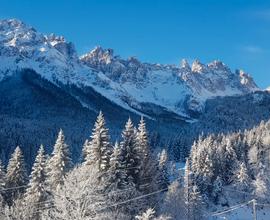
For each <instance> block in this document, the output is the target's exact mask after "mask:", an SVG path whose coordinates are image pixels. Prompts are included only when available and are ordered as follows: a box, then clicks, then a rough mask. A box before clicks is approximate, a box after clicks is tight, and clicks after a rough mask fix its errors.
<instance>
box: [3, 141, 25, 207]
mask: <svg viewBox="0 0 270 220" xmlns="http://www.w3.org/2000/svg"><path fill="white" fill-rule="evenodd" d="M26 184H27V172H26V167H25V162H24V158H23V154H22V151H21V149H20V147H19V146H18V147H16V149H15V151H14V153H13V154H12V155H11V158H10V160H9V162H8V166H7V174H6V188H12V189H11V190H8V191H7V193H6V201H7V203H8V204H9V205H11V204H12V203H13V202H14V201H15V200H16V199H17V198H19V196H21V195H22V193H23V192H24V191H25V187H26Z"/></svg>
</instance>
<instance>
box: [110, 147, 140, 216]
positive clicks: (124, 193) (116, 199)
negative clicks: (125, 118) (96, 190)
mask: <svg viewBox="0 0 270 220" xmlns="http://www.w3.org/2000/svg"><path fill="white" fill-rule="evenodd" d="M105 179H107V178H105ZM108 180H109V183H110V184H109V187H107V189H106V192H107V196H108V201H107V204H108V205H109V206H110V205H113V204H116V203H121V202H123V201H126V200H129V199H132V198H135V197H137V196H139V195H140V194H139V192H138V191H137V189H136V187H135V184H134V182H133V181H129V180H130V179H129V178H128V174H127V170H126V169H125V161H124V155H123V152H122V148H120V146H119V144H118V143H117V142H116V144H115V147H114V150H113V154H112V155H111V159H110V168H109V170H108ZM141 208H142V207H141V201H140V200H137V201H135V202H130V203H125V204H122V205H121V206H112V207H111V208H110V210H108V211H111V212H113V213H116V212H121V213H123V214H126V215H129V214H130V213H136V212H137V211H138V210H140V209H141Z"/></svg>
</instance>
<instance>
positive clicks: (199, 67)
mask: <svg viewBox="0 0 270 220" xmlns="http://www.w3.org/2000/svg"><path fill="white" fill-rule="evenodd" d="M191 70H192V72H194V73H203V72H205V71H207V70H206V66H205V65H204V64H202V63H201V62H200V61H199V60H198V59H196V60H195V61H194V62H193V63H192V68H191Z"/></svg>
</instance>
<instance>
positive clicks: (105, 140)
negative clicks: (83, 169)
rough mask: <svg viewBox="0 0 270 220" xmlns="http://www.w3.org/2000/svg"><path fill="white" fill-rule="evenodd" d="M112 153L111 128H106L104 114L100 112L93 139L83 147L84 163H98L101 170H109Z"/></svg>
mask: <svg viewBox="0 0 270 220" xmlns="http://www.w3.org/2000/svg"><path fill="white" fill-rule="evenodd" d="M111 153H112V146H111V144H110V136H109V130H108V129H107V128H106V123H105V119H104V116H103V114H102V112H100V113H99V115H98V117H97V120H96V122H95V125H94V128H93V131H92V135H91V141H90V142H89V141H88V142H85V145H84V147H83V154H84V164H86V165H92V164H95V163H97V164H98V168H99V170H100V171H107V170H108V168H109V163H110V155H111Z"/></svg>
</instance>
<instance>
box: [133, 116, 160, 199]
mask: <svg viewBox="0 0 270 220" xmlns="http://www.w3.org/2000/svg"><path fill="white" fill-rule="evenodd" d="M135 146H136V147H135V150H136V151H135V153H137V157H136V160H137V161H138V162H137V164H138V166H139V175H138V176H136V178H137V181H135V183H136V184H137V185H138V186H139V187H138V189H139V190H140V191H141V192H142V193H143V194H147V193H150V192H153V191H155V190H158V189H159V183H158V178H160V175H159V172H158V161H157V160H154V158H153V154H152V153H151V150H150V145H149V140H148V134H147V130H146V124H145V121H144V119H143V117H141V120H140V123H139V125H138V130H137V132H136V143H135ZM164 171H165V170H164ZM150 199H152V200H153V199H154V197H149V199H148V200H150ZM154 200H155V199H154ZM149 202H150V201H149Z"/></svg>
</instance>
